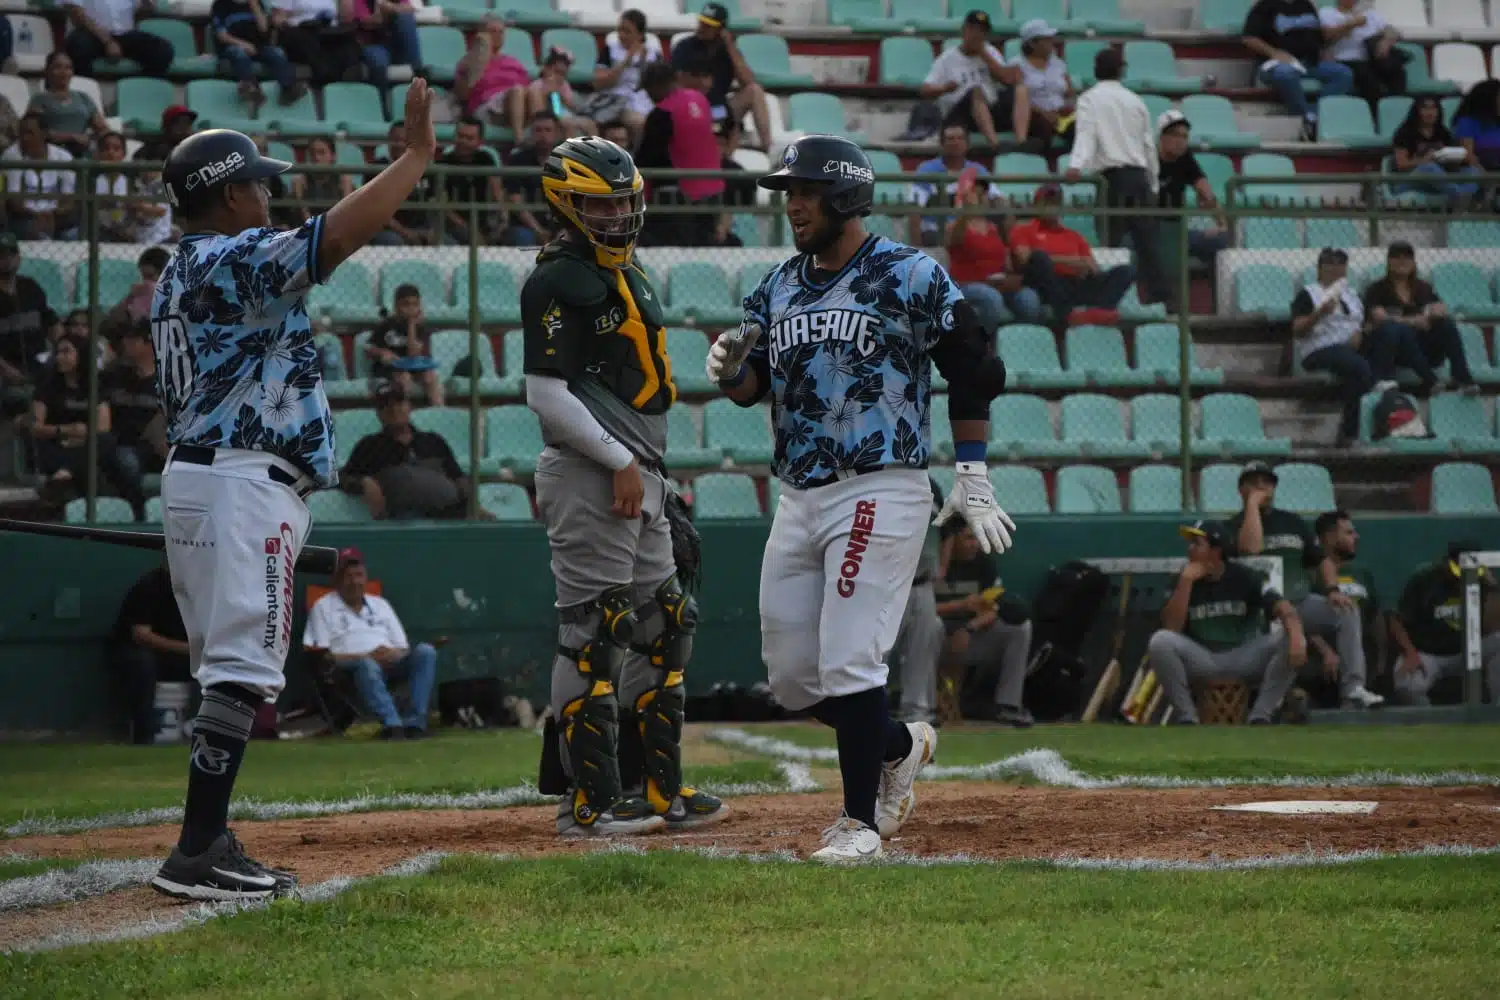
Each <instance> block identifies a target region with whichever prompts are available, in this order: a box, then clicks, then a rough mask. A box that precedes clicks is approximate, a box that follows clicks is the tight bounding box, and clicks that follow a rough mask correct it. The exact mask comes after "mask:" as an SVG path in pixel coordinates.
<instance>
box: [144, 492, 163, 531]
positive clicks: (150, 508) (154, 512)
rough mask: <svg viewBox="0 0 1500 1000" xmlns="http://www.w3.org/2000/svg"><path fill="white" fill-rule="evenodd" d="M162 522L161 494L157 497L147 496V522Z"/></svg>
mask: <svg viewBox="0 0 1500 1000" xmlns="http://www.w3.org/2000/svg"><path fill="white" fill-rule="evenodd" d="M161 522H162V516H161V497H159V496H156V497H147V498H146V523H147V524H161Z"/></svg>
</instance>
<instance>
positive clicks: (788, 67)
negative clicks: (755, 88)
mask: <svg viewBox="0 0 1500 1000" xmlns="http://www.w3.org/2000/svg"><path fill="white" fill-rule="evenodd" d="M734 41H735V45H737V46H738V47H739V50H740V55H741V56H742V57H743V58H744V60H745V62H746V64H747V65H749V67H750V69H751V70H752V71H753V72H754V73H755V78H756V79H757V80H759V81H760V84H761V86H764V87H777V88H784V87H811V86H814V85H815V83H816V81H814V79H813V78H812V77H811V76H810V75H808V74H807V73H793V72H792V53H791V49H790V48H788V47H787V43H786V39H785V38H783V37H782V36H781V35H762V34H751V35H737V36H736V37H735V40H734Z"/></svg>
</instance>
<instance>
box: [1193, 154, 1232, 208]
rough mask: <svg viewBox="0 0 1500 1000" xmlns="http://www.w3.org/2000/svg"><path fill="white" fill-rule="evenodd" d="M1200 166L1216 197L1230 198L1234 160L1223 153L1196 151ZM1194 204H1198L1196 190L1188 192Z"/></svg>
mask: <svg viewBox="0 0 1500 1000" xmlns="http://www.w3.org/2000/svg"><path fill="white" fill-rule="evenodd" d="M1193 156H1194V158H1195V159H1197V161H1198V166H1200V167H1202V168H1203V176H1204V177H1205V178H1207V180H1208V184H1209V187H1211V188H1213V192H1214V197H1215V198H1217V199H1219V201H1220V202H1225V201H1227V200H1228V199H1229V194H1228V185H1229V178H1231V177H1233V176H1234V174H1235V170H1234V161H1233V160H1231V159H1230V158H1229V157H1227V156H1225V155H1224V154H1223V153H1194V154H1193ZM1188 197H1189V198H1190V199H1191V201H1192V204H1194V205H1196V204H1198V195H1197V193H1196V192H1194V191H1189V192H1188Z"/></svg>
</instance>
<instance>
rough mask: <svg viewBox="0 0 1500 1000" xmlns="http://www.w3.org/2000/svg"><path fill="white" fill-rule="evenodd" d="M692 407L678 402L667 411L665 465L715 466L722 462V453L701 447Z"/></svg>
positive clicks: (701, 441)
mask: <svg viewBox="0 0 1500 1000" xmlns="http://www.w3.org/2000/svg"><path fill="white" fill-rule="evenodd" d="M693 410H694V408H693V407H691V406H687V405H685V404H683V403H678V404H677V405H676V406H674V407H672V408H671V409H670V410H668V411H667V467H668V468H670V469H673V470H680V469H683V468H689V469H702V468H715V467H717V466H719V465H720V464H722V463H723V461H724V453H723V452H721V451H715V450H714V449H712V448H705V447H703V436H702V433H701V432H700V431H699V429H698V420H697V415H696V414H695V413H694V412H693Z"/></svg>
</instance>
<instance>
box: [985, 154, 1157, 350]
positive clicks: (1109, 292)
mask: <svg viewBox="0 0 1500 1000" xmlns="http://www.w3.org/2000/svg"><path fill="white" fill-rule="evenodd" d="M1033 200H1034V201H1035V203H1036V204H1037V206H1038V207H1039V208H1042V209H1044V210H1045V209H1049V208H1051V207H1052V206H1061V205H1062V188H1060V187H1058V186H1057V185H1056V184H1043V185H1042V186H1041V187H1039V188H1037V191H1036V195H1035V197H1034V199H1033ZM1053 211H1055V209H1053ZM1009 239H1010V249H1011V254H1012V256H1013V257H1014V261H1015V263H1014V264H1013V265H1012V269H1013V270H1016V271H1018V272H1019V273H1020V275H1021V279H1022V283H1023V284H1024V286H1025V288H1026V289H1030V290H1034V291H1035V292H1036V294H1037V295H1038V296H1039V297H1040V299H1041V301H1042V303H1043V304H1045V305H1048V306H1051V307H1052V313H1053V315H1054V316H1057V317H1059V318H1061V317H1067V320H1068V322H1069V323H1070V324H1072V325H1078V324H1083V323H1099V324H1109V323H1114V322H1115V321H1116V320H1118V319H1119V316H1118V315H1117V314H1116V313H1115V311H1114V310H1115V308H1116V307H1117V306H1118V305H1119V303H1120V300H1121V299H1122V298H1124V297H1125V293H1126V292H1128V291H1129V290H1130V286H1131V285H1132V284H1133V283H1134V282H1135V267H1134V266H1133V265H1131V264H1121V265H1120V266H1118V267H1112V268H1110V269H1109V270H1108V271H1101V270H1100V269H1099V265H1098V264H1097V263H1095V261H1094V248H1093V247H1091V246H1089V241H1088V240H1086V239H1084V238H1083V236H1082V235H1081V234H1080V233H1078V232H1077V231H1075V230H1072V229H1069V228H1068V227H1067V226H1064V225H1063V224H1062V219H1061V217H1060V216H1058V215H1056V214H1052V212H1044V214H1042V215H1038V216H1037V217H1036V218H1034V219H1030V220H1028V221H1026V222H1022V223H1018V224H1016V225H1014V226H1012V227H1011V230H1010V233H1009Z"/></svg>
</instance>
